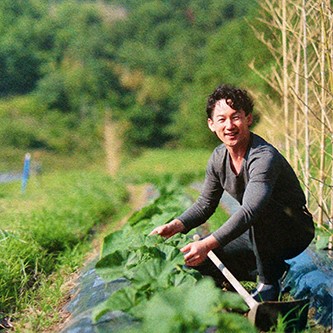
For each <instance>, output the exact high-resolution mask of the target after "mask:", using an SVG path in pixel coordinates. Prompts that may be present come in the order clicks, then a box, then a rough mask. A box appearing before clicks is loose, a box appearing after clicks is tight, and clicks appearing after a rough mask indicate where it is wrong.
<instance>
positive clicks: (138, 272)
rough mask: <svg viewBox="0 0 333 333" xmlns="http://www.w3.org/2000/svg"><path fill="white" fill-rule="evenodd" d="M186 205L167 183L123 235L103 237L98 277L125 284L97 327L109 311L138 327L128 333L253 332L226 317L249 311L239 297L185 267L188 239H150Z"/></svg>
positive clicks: (239, 319)
mask: <svg viewBox="0 0 333 333" xmlns="http://www.w3.org/2000/svg"><path fill="white" fill-rule="evenodd" d="M190 203H191V202H190V199H189V198H187V197H186V195H185V194H184V192H183V191H182V189H181V188H180V186H179V184H178V186H177V184H174V186H171V185H170V183H168V184H167V186H164V187H163V186H162V187H161V188H160V196H159V197H158V198H157V199H156V200H155V201H154V202H152V203H151V204H150V205H148V206H146V207H144V208H143V209H142V210H140V211H138V212H136V213H134V214H133V215H132V216H131V217H130V219H129V220H128V223H127V224H126V225H125V226H124V227H123V229H122V230H119V231H115V232H113V233H111V234H110V235H108V236H107V237H105V239H104V243H103V246H102V250H101V258H100V260H99V261H98V262H97V264H96V271H97V273H98V274H99V275H100V276H101V277H102V278H103V279H104V280H106V281H112V280H116V279H118V278H125V279H126V280H127V281H128V284H127V285H126V286H124V287H123V288H122V289H120V290H117V291H115V292H114V293H113V294H112V295H111V296H110V297H109V298H108V299H107V300H105V301H104V302H102V303H101V304H98V305H97V306H96V307H95V309H94V311H93V321H94V322H95V323H98V322H99V321H100V320H102V319H103V318H102V317H103V316H104V315H105V314H107V313H109V312H111V311H122V312H125V313H127V314H128V315H130V316H131V317H132V318H133V319H134V322H136V324H137V325H130V326H131V327H130V328H127V329H126V332H128V331H129V330H130V331H133V332H142V331H144V332H156V331H158V332H165V333H166V332H170V333H171V332H206V330H207V329H210V328H213V329H215V331H217V332H222V331H228V332H238V331H239V332H241V331H244V332H251V331H252V332H253V331H255V329H254V328H253V327H252V325H251V324H250V323H249V322H248V321H247V320H246V319H245V318H244V317H243V316H242V315H240V314H237V313H235V312H234V313H233V312H231V311H229V310H230V309H237V310H238V311H240V312H244V311H246V309H247V307H246V305H245V304H244V303H243V301H242V300H241V298H240V297H239V296H238V295H237V294H232V293H223V292H222V291H221V290H220V289H219V288H217V287H216V286H215V284H214V282H213V280H212V279H210V278H208V277H203V276H202V275H201V274H199V273H198V272H197V271H196V270H193V269H190V268H188V267H186V266H184V259H183V254H182V253H181V252H180V251H179V249H180V248H181V247H183V246H184V245H185V244H187V243H188V242H189V241H190V237H189V236H187V235H184V234H177V235H175V236H173V237H172V238H170V239H167V240H165V239H163V238H162V237H160V236H148V235H149V233H150V232H151V230H152V229H153V228H154V227H156V226H158V225H161V224H164V223H167V222H168V221H171V220H172V219H173V218H175V217H176V216H177V215H178V214H179V213H180V212H182V211H183V210H184V209H185V208H186V207H188V206H189V204H190Z"/></svg>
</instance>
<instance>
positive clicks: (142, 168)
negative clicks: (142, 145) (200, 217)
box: [119, 149, 211, 182]
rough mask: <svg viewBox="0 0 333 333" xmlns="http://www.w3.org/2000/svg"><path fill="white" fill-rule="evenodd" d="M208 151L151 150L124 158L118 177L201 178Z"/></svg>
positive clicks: (135, 179) (151, 178)
mask: <svg viewBox="0 0 333 333" xmlns="http://www.w3.org/2000/svg"><path fill="white" fill-rule="evenodd" d="M210 154H211V152H210V151H209V150H204V149H202V150H179V149H165V150H157V149H155V150H154V149H151V150H146V151H144V152H143V153H142V154H141V155H139V156H138V157H136V158H135V159H132V158H129V157H127V158H125V159H124V161H123V165H122V167H121V170H120V173H119V175H120V176H121V177H125V178H126V179H130V180H132V181H141V182H142V181H152V180H157V181H158V179H159V178H160V177H166V176H168V175H172V176H173V177H177V178H181V179H183V180H184V181H187V180H190V179H193V178H203V177H204V174H205V170H206V164H207V161H208V159H209V156H210Z"/></svg>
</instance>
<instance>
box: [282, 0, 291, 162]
mask: <svg viewBox="0 0 333 333" xmlns="http://www.w3.org/2000/svg"><path fill="white" fill-rule="evenodd" d="M287 53H288V50H287V8H286V0H282V66H283V89H282V96H283V110H284V125H285V131H286V135H285V149H286V158H287V160H290V143H289V141H290V129H289V128H290V125H289V102H288V56H287Z"/></svg>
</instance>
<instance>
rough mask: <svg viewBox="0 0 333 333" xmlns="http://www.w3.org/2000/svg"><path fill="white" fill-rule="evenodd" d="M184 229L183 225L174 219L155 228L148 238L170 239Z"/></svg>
mask: <svg viewBox="0 0 333 333" xmlns="http://www.w3.org/2000/svg"><path fill="white" fill-rule="evenodd" d="M184 229H185V227H184V224H183V223H182V222H181V221H180V220H178V219H174V220H172V221H171V222H169V223H167V224H164V225H160V226H158V227H156V228H155V229H154V230H153V231H152V232H151V233H150V234H149V236H152V235H160V236H162V237H164V238H170V237H171V236H173V235H175V234H177V233H178V232H182V231H183V230H184Z"/></svg>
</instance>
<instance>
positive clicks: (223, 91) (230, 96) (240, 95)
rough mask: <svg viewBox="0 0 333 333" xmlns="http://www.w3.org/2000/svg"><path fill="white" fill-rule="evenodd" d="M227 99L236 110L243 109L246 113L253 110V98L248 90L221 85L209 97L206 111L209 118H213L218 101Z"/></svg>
mask: <svg viewBox="0 0 333 333" xmlns="http://www.w3.org/2000/svg"><path fill="white" fill-rule="evenodd" d="M221 99H225V100H226V103H227V104H228V105H229V106H230V107H231V108H232V109H234V110H237V111H239V110H243V111H244V112H245V114H246V115H248V114H249V113H252V112H253V106H254V103H253V99H252V98H251V97H250V96H249V94H248V93H247V91H246V90H242V89H239V88H236V87H233V86H230V85H220V86H218V87H217V88H216V89H215V91H214V92H213V93H212V94H211V95H210V96H209V97H208V101H207V107H206V112H207V116H208V118H212V113H213V111H214V109H215V105H216V103H217V102H218V101H219V100H221Z"/></svg>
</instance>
